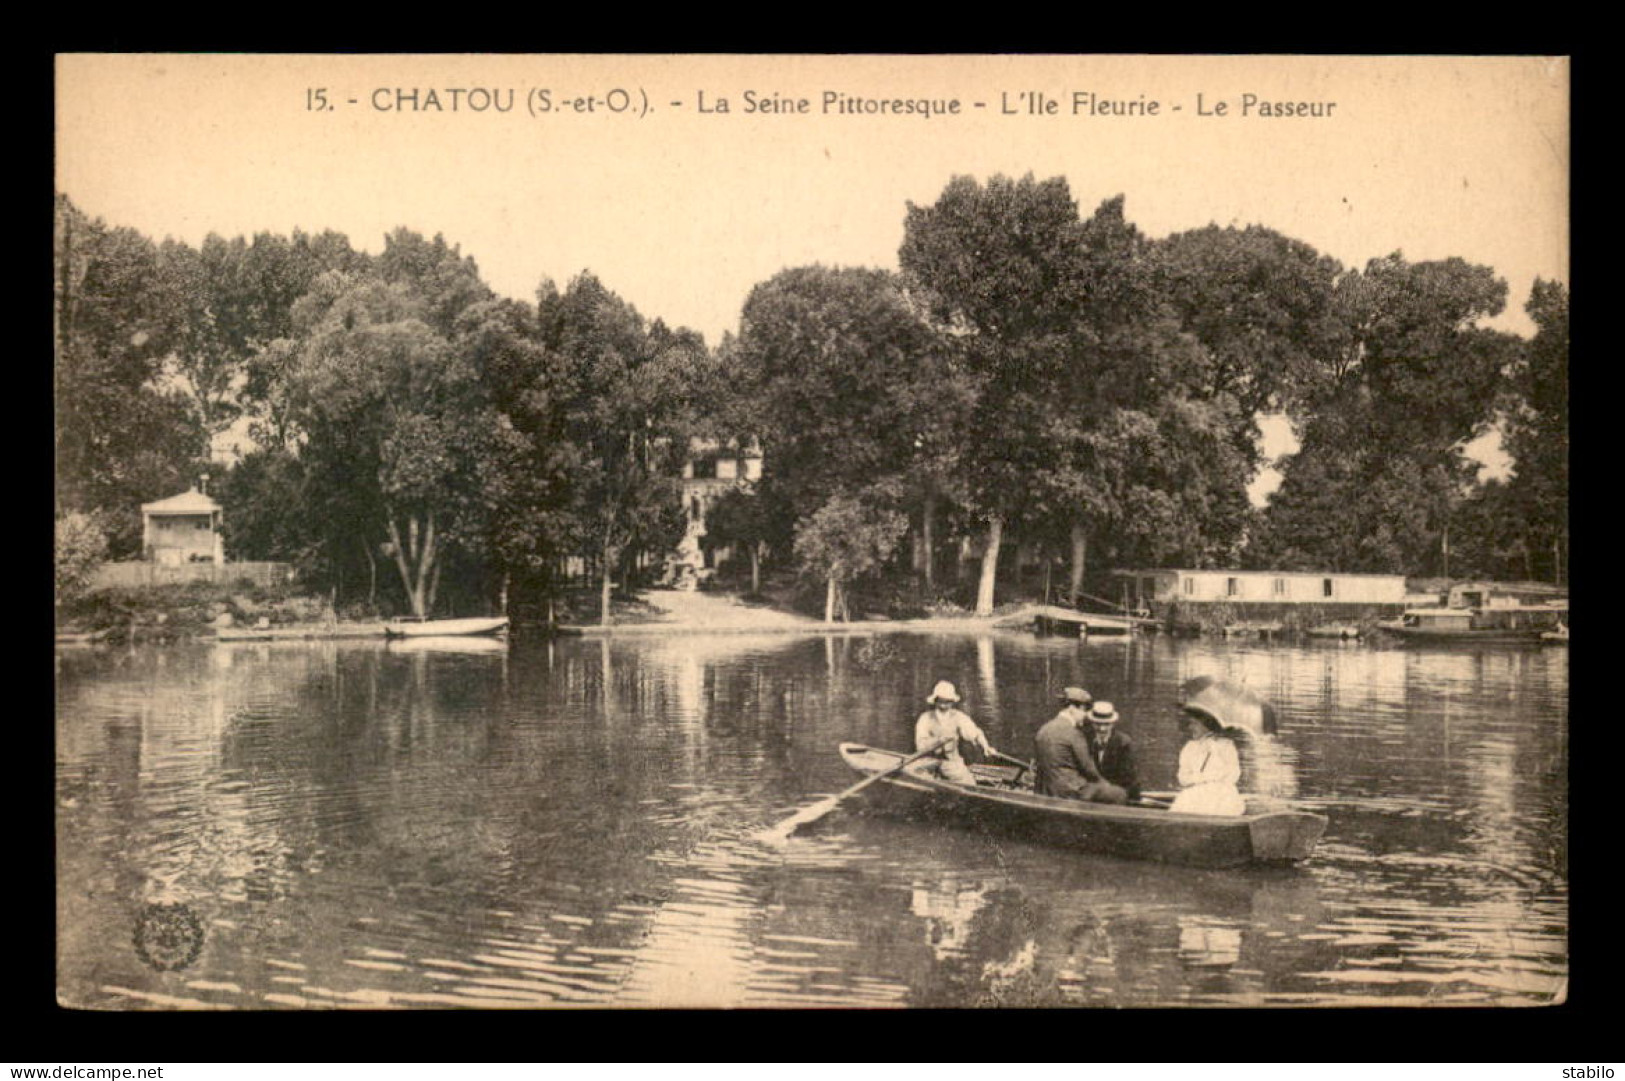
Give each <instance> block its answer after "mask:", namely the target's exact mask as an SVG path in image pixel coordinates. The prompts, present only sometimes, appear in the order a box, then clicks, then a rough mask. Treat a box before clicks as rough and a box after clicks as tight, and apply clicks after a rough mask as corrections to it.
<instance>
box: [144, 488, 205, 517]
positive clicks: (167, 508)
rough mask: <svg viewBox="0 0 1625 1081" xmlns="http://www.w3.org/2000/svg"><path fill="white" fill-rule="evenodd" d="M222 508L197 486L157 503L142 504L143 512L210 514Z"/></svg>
mask: <svg viewBox="0 0 1625 1081" xmlns="http://www.w3.org/2000/svg"><path fill="white" fill-rule="evenodd" d="M220 509H221V508H220V504H218V503H216V502H215V501H214V500H212V499H210V498H209V497H208V496H206V495H204V494H203V493H202V492H200V491H198V490H197V489H196V488H192V489H190V490H188V491H185V492H182V493H181V494H180V495H172V496H170V497H169V498H168V499H160V500H158V501H157V502H155V503H143V504H141V513H142V514H210V513H213V512H214V511H217V510H220Z"/></svg>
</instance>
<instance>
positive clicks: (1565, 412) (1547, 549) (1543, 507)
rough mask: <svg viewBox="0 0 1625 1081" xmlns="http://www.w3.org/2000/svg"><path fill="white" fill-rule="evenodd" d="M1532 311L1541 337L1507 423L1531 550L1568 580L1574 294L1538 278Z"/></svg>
mask: <svg viewBox="0 0 1625 1081" xmlns="http://www.w3.org/2000/svg"><path fill="white" fill-rule="evenodd" d="M1524 310H1525V311H1527V312H1528V313H1529V317H1530V318H1531V319H1533V320H1534V321H1535V336H1534V338H1533V339H1532V340H1531V341H1530V342H1529V344H1528V346H1527V347H1526V348H1525V350H1524V353H1523V358H1522V360H1521V361H1520V363H1519V364H1518V366H1517V369H1516V371H1515V374H1514V379H1513V387H1514V398H1515V400H1516V405H1515V407H1514V409H1513V412H1512V416H1511V418H1510V421H1509V423H1508V425H1507V450H1508V451H1509V453H1510V454H1511V455H1512V459H1513V470H1512V480H1511V485H1510V487H1511V491H1512V494H1513V496H1514V498H1515V500H1516V503H1517V506H1518V511H1519V513H1518V515H1517V517H1518V519H1519V520H1521V521H1522V522H1523V523H1524V524H1525V531H1526V534H1527V535H1526V537H1525V541H1524V543H1525V545H1526V546H1527V548H1529V549H1531V550H1533V551H1535V552H1538V553H1539V554H1540V557H1541V562H1542V563H1543V564H1545V565H1547V566H1549V567H1550V576H1551V578H1552V580H1553V581H1558V582H1561V581H1563V580H1564V574H1565V571H1564V568H1565V567H1566V566H1567V564H1568V547H1569V295H1568V290H1567V289H1566V288H1565V287H1564V286H1563V285H1562V284H1561V283H1558V282H1548V281H1540V280H1537V281H1536V282H1535V285H1534V288H1533V289H1532V290H1531V291H1530V295H1529V302H1528V304H1527V305H1525V309H1524Z"/></svg>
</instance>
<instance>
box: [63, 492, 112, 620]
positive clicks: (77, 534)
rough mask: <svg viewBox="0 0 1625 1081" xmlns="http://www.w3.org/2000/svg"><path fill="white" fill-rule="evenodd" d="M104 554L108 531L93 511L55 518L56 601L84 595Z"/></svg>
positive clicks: (66, 600) (73, 598)
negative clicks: (91, 512)
mask: <svg viewBox="0 0 1625 1081" xmlns="http://www.w3.org/2000/svg"><path fill="white" fill-rule="evenodd" d="M106 558H107V531H106V530H105V529H103V528H102V523H101V521H100V520H99V519H98V518H97V517H96V516H95V515H93V514H81V513H79V512H78V511H72V512H70V513H68V514H64V515H62V516H61V517H60V518H58V519H57V520H56V602H57V604H59V605H61V604H64V603H66V602H68V601H72V600H76V599H77V598H79V597H81V596H83V595H84V594H85V592H86V590H87V589H88V588H89V586H90V579H91V576H92V575H94V574H95V573H96V568H97V567H99V566H100V565H101V563H102V561H103V560H104V559H106Z"/></svg>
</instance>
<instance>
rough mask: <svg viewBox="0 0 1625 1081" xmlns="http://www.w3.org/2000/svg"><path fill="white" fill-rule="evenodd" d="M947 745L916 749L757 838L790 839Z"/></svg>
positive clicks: (776, 841) (777, 841) (778, 840)
mask: <svg viewBox="0 0 1625 1081" xmlns="http://www.w3.org/2000/svg"><path fill="white" fill-rule="evenodd" d="M950 738H957V737H950ZM947 745H948V740H946V739H945V740H942V741H941V742H940V743H937V744H934V745H933V746H930V747H927V748H926V749H925V750H923V751H916V752H915V753H913V754H911V755H909V756H908V757H907V758H905V759H903V760H902V761H901V762H899V763H897V765H895V766H892V767H891V768H890V769H883V770H881V771H880V772H879V773H871V774H869V776H867V777H865V778H864V779H863V780H861V781H859V782H858V783H857V784H855V785H853V786H852V787H851V788H848V789H847V790H846V791H845V792H837V793H836V794H835V795H833V796H827V797H825V798H824V799H821V800H819V801H818V802H817V803H814V804H810V805H809V806H806V807H803V808H802V809H801V810H799V811H797V812H796V813H795V814H793V815H791V816H790V817H789V818H786V819H785V820H784V821H783V822H780V823H779V824H778V825H777V826H774V827H773V828H772V829H770V830H763V831H762V832H760V833H758V834H757V835H756V839H757V840H759V841H765V842H767V843H769V844H773V843H783V842H784V841H788V840H789V839H790V835H791V834H792V833H794V832H795V831H796V830H798V829H800V828H801V827H802V826H805V825H807V824H808V823H809V822H816V821H818V820H819V819H820V818H823V817H824V816H825V815H827V814H829V813H830V812H831V811H833V810H834V809H835V808H836V805H838V804H839V803H840V802H841V801H842V800H844V799H846V797H848V796H850V795H852V794H854V793H856V792H861V791H863V790H864V789H865V788H868V787H869V786H870V785H872V784H874V783H875V782H876V781H879V780H882V779H884V778H886V777H890V776H891V775H892V774H894V773H896V772H897V771H898V770H900V769H902V768H903V767H904V766H906V765H909V764H910V763H912V762H918V761H919V760H920V759H922V758H925V757H926V756H928V755H933V754H936V753H937V752H938V751H940V750H941V749H942V748H944V747H946V746H947Z"/></svg>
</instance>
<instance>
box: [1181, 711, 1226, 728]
mask: <svg viewBox="0 0 1625 1081" xmlns="http://www.w3.org/2000/svg"><path fill="white" fill-rule="evenodd" d="M1179 708H1180V710H1181V711H1183V713H1184V714H1185V716H1187V717H1190V718H1193V719H1194V720H1198V721H1201V722H1202V727H1203V728H1206V729H1207V730H1208V731H1209V732H1223V731H1224V725H1222V724H1220V723H1219V719H1218V718H1217V717H1215V716H1214V715H1213V714H1211V713H1209V712H1208V711H1207V710H1205V709H1203V708H1201V707H1200V706H1190V705H1184V706H1180V707H1179Z"/></svg>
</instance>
